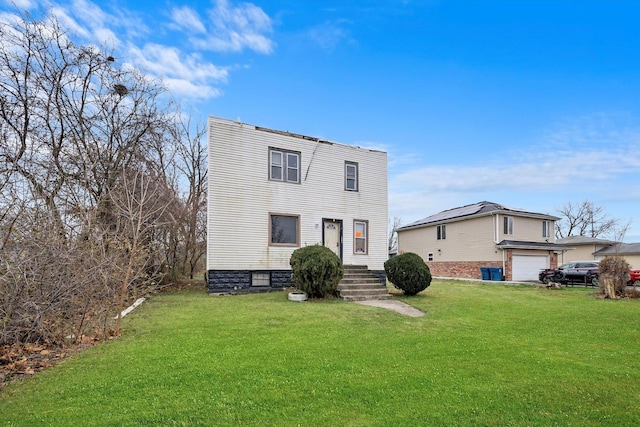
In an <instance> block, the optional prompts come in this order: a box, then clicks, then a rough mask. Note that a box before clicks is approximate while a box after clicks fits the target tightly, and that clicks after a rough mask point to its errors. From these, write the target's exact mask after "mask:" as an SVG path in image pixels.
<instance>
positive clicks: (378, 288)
mask: <svg viewBox="0 0 640 427" xmlns="http://www.w3.org/2000/svg"><path fill="white" fill-rule="evenodd" d="M338 291H339V295H340V298H342V299H344V300H346V301H365V300H380V299H390V298H391V295H390V294H389V292H387V287H386V286H384V285H383V284H382V283H380V279H378V277H377V276H376V275H375V274H373V273H371V272H370V271H369V269H368V267H367V266H366V265H345V266H344V276H343V277H342V280H341V281H340V283H339V284H338Z"/></svg>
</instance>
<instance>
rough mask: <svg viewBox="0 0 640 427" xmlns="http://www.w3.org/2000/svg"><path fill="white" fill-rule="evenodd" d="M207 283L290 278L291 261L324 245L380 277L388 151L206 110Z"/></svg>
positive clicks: (252, 283)
mask: <svg viewBox="0 0 640 427" xmlns="http://www.w3.org/2000/svg"><path fill="white" fill-rule="evenodd" d="M208 128H209V136H208V153H209V169H208V174H209V188H208V191H209V196H208V211H207V220H208V227H207V229H208V236H207V281H208V288H209V291H210V292H225V291H231V290H244V291H260V290H269V289H273V288H283V287H286V286H289V285H290V283H291V282H290V281H291V267H290V265H289V260H290V258H291V254H292V253H293V251H294V250H295V249H297V248H299V247H302V246H306V245H315V244H319V245H324V246H327V247H329V248H331V250H333V251H334V252H335V253H336V254H337V255H338V256H339V257H340V259H341V260H342V262H343V264H345V265H361V266H362V265H364V266H367V267H368V269H369V270H370V271H372V272H373V273H375V274H376V275H377V276H378V277H380V279H381V281H383V280H384V262H385V260H386V259H387V154H386V153H385V152H381V151H377V150H370V149H366V148H360V147H355V146H349V145H344V144H339V143H336V142H331V141H327V140H324V139H320V138H314V137H309V136H304V135H298V134H294V133H290V132H285V131H277V130H272V129H267V128H263V127H259V126H254V125H250V124H246V123H241V122H238V121H232V120H226V119H221V118H216V117H209V121H208Z"/></svg>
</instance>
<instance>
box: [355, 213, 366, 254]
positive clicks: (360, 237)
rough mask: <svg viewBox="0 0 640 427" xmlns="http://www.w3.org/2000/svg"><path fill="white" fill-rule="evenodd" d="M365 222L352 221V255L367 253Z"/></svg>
mask: <svg viewBox="0 0 640 427" xmlns="http://www.w3.org/2000/svg"><path fill="white" fill-rule="evenodd" d="M367 225H368V223H367V221H358V220H356V221H353V253H355V254H366V253H367V231H368V230H367V228H368V227H367Z"/></svg>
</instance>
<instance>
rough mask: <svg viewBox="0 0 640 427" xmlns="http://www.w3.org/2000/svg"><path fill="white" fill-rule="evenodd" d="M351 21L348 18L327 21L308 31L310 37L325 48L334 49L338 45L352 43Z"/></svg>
mask: <svg viewBox="0 0 640 427" xmlns="http://www.w3.org/2000/svg"><path fill="white" fill-rule="evenodd" d="M349 24H350V22H349V21H348V20H346V19H337V20H332V21H325V22H324V23H322V24H320V25H316V26H315V27H313V28H311V29H310V30H309V31H308V36H309V38H310V39H311V40H312V41H313V42H314V43H315V44H317V45H318V46H320V47H321V48H322V49H324V50H329V51H330V50H333V49H335V48H336V47H337V46H338V45H340V44H342V43H345V42H348V43H352V42H353V39H352V38H351V31H350V30H349V28H348V25H349Z"/></svg>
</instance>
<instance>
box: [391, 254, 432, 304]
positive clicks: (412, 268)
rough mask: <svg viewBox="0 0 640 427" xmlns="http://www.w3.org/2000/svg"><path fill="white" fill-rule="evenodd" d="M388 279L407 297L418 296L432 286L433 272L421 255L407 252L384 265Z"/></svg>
mask: <svg viewBox="0 0 640 427" xmlns="http://www.w3.org/2000/svg"><path fill="white" fill-rule="evenodd" d="M384 271H385V272H386V273H387V278H388V279H389V281H390V282H391V283H392V284H393V286H394V287H395V288H397V289H400V290H402V292H404V294H405V295H416V294H417V293H418V292H421V291H424V290H425V289H427V288H428V287H429V285H430V284H431V271H430V270H429V266H427V264H425V263H424V261H423V260H422V258H420V256H419V255H417V254H414V253H412V252H407V253H404V254H401V255H397V256H394V257H393V258H390V259H388V260H387V262H385V263H384Z"/></svg>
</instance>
